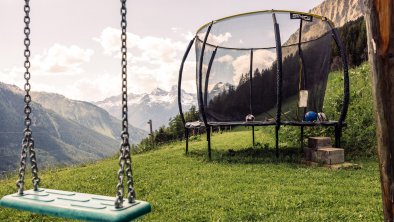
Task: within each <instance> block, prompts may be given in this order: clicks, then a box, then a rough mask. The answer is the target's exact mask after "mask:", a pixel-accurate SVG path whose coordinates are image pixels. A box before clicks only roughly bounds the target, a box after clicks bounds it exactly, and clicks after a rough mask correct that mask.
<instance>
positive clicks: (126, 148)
mask: <svg viewBox="0 0 394 222" xmlns="http://www.w3.org/2000/svg"><path fill="white" fill-rule="evenodd" d="M126 1H127V0H120V2H121V3H122V7H121V9H120V14H121V16H122V21H121V23H120V24H121V29H122V34H121V41H122V47H121V53H122V61H121V67H122V134H121V138H122V144H121V146H120V157H119V167H120V169H119V171H118V184H117V186H116V195H117V198H116V201H115V207H116V208H121V207H123V196H124V184H123V182H124V176H126V177H127V188H128V189H127V190H128V201H129V203H133V202H134V201H135V190H134V187H133V185H134V183H133V170H132V163H131V155H130V143H129V129H128V126H129V123H128V113H127V111H128V107H127V33H126V28H127V18H126V15H127V8H126ZM125 167H126V172H125Z"/></svg>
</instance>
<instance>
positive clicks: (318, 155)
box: [311, 147, 345, 165]
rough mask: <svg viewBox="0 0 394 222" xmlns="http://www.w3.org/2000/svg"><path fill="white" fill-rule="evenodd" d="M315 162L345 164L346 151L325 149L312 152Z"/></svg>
mask: <svg viewBox="0 0 394 222" xmlns="http://www.w3.org/2000/svg"><path fill="white" fill-rule="evenodd" d="M311 160H312V161H313V162H318V163H325V164H329V165H332V164H340V163H344V162H345V151H344V149H341V148H332V147H324V148H319V149H317V150H313V151H312V152H311Z"/></svg>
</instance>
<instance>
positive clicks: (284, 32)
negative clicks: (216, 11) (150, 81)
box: [195, 12, 332, 122]
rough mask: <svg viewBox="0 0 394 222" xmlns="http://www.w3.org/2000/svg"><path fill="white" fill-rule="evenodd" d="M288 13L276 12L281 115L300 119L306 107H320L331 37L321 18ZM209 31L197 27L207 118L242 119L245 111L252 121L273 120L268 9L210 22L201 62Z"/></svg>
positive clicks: (272, 52) (200, 93) (274, 61)
mask: <svg viewBox="0 0 394 222" xmlns="http://www.w3.org/2000/svg"><path fill="white" fill-rule="evenodd" d="M290 14H291V13H290V12H275V18H276V21H277V23H278V24H279V28H280V37H281V40H282V70H283V72H282V80H283V85H282V113H281V116H282V120H284V121H286V120H289V121H302V120H303V117H304V114H305V113H306V112H308V111H315V112H322V111H323V110H322V109H323V102H324V96H325V89H326V85H327V76H328V72H329V65H330V57H331V45H332V37H331V29H330V27H329V25H328V24H327V21H325V20H324V19H321V18H319V17H313V16H311V17H309V18H312V21H308V20H309V19H305V20H301V19H291V16H290ZM300 30H301V32H300ZM207 31H208V26H206V27H204V28H202V29H201V30H199V32H198V33H197V38H196V43H195V48H196V60H197V67H196V79H197V81H196V83H197V91H198V96H199V100H200V101H199V106H200V107H202V108H203V109H204V111H205V115H206V118H207V120H208V122H211V121H212V122H230V121H245V117H246V116H247V115H248V114H253V115H254V116H255V121H274V120H275V117H276V113H277V109H278V107H277V102H278V101H277V79H278V75H277V61H278V60H277V59H278V58H277V53H276V44H275V31H274V20H273V14H272V12H259V13H252V14H246V15H241V16H235V17H230V18H227V19H223V20H220V21H217V22H214V23H213V25H212V27H211V30H210V32H209V35H208V38H207V43H206V44H205V49H204V53H203V57H202V61H201V62H202V64H200V58H201V53H202V50H203V41H204V38H205V36H206V34H207ZM251 58H253V59H251ZM210 61H212V64H211V66H210ZM200 66H201V67H202V72H201V73H200ZM209 69H210V72H209ZM200 78H201V79H200ZM200 81H201V85H200Z"/></svg>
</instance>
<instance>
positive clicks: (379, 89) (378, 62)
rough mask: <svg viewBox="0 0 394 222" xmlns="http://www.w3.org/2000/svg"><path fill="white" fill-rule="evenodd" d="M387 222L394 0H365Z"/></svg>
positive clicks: (392, 162) (392, 157) (391, 199)
mask: <svg viewBox="0 0 394 222" xmlns="http://www.w3.org/2000/svg"><path fill="white" fill-rule="evenodd" d="M365 6H366V7H365V8H366V22H367V37H368V58H369V61H370V64H371V70H372V72H371V75H372V92H373V97H374V108H375V119H376V135H377V138H378V157H379V168H380V182H381V188H382V202H383V213H384V221H393V220H394V217H393V215H394V212H393V211H394V180H393V174H394V171H393V168H394V99H393V98H394V90H393V89H394V14H393V13H394V12H393V0H366V5H365Z"/></svg>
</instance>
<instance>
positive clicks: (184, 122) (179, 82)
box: [178, 37, 196, 127]
mask: <svg viewBox="0 0 394 222" xmlns="http://www.w3.org/2000/svg"><path fill="white" fill-rule="evenodd" d="M195 39H196V37H194V38H193V39H192V40H190V43H189V45H188V46H187V49H186V51H185V54H184V55H183V59H182V63H181V67H180V68H179V77H178V108H179V115H181V119H182V122H183V127H185V124H186V120H185V116H184V115H183V110H182V74H183V66H184V65H185V61H186V59H187V56H188V55H189V52H190V49H191V48H192V46H193V43H194V40H195Z"/></svg>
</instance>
